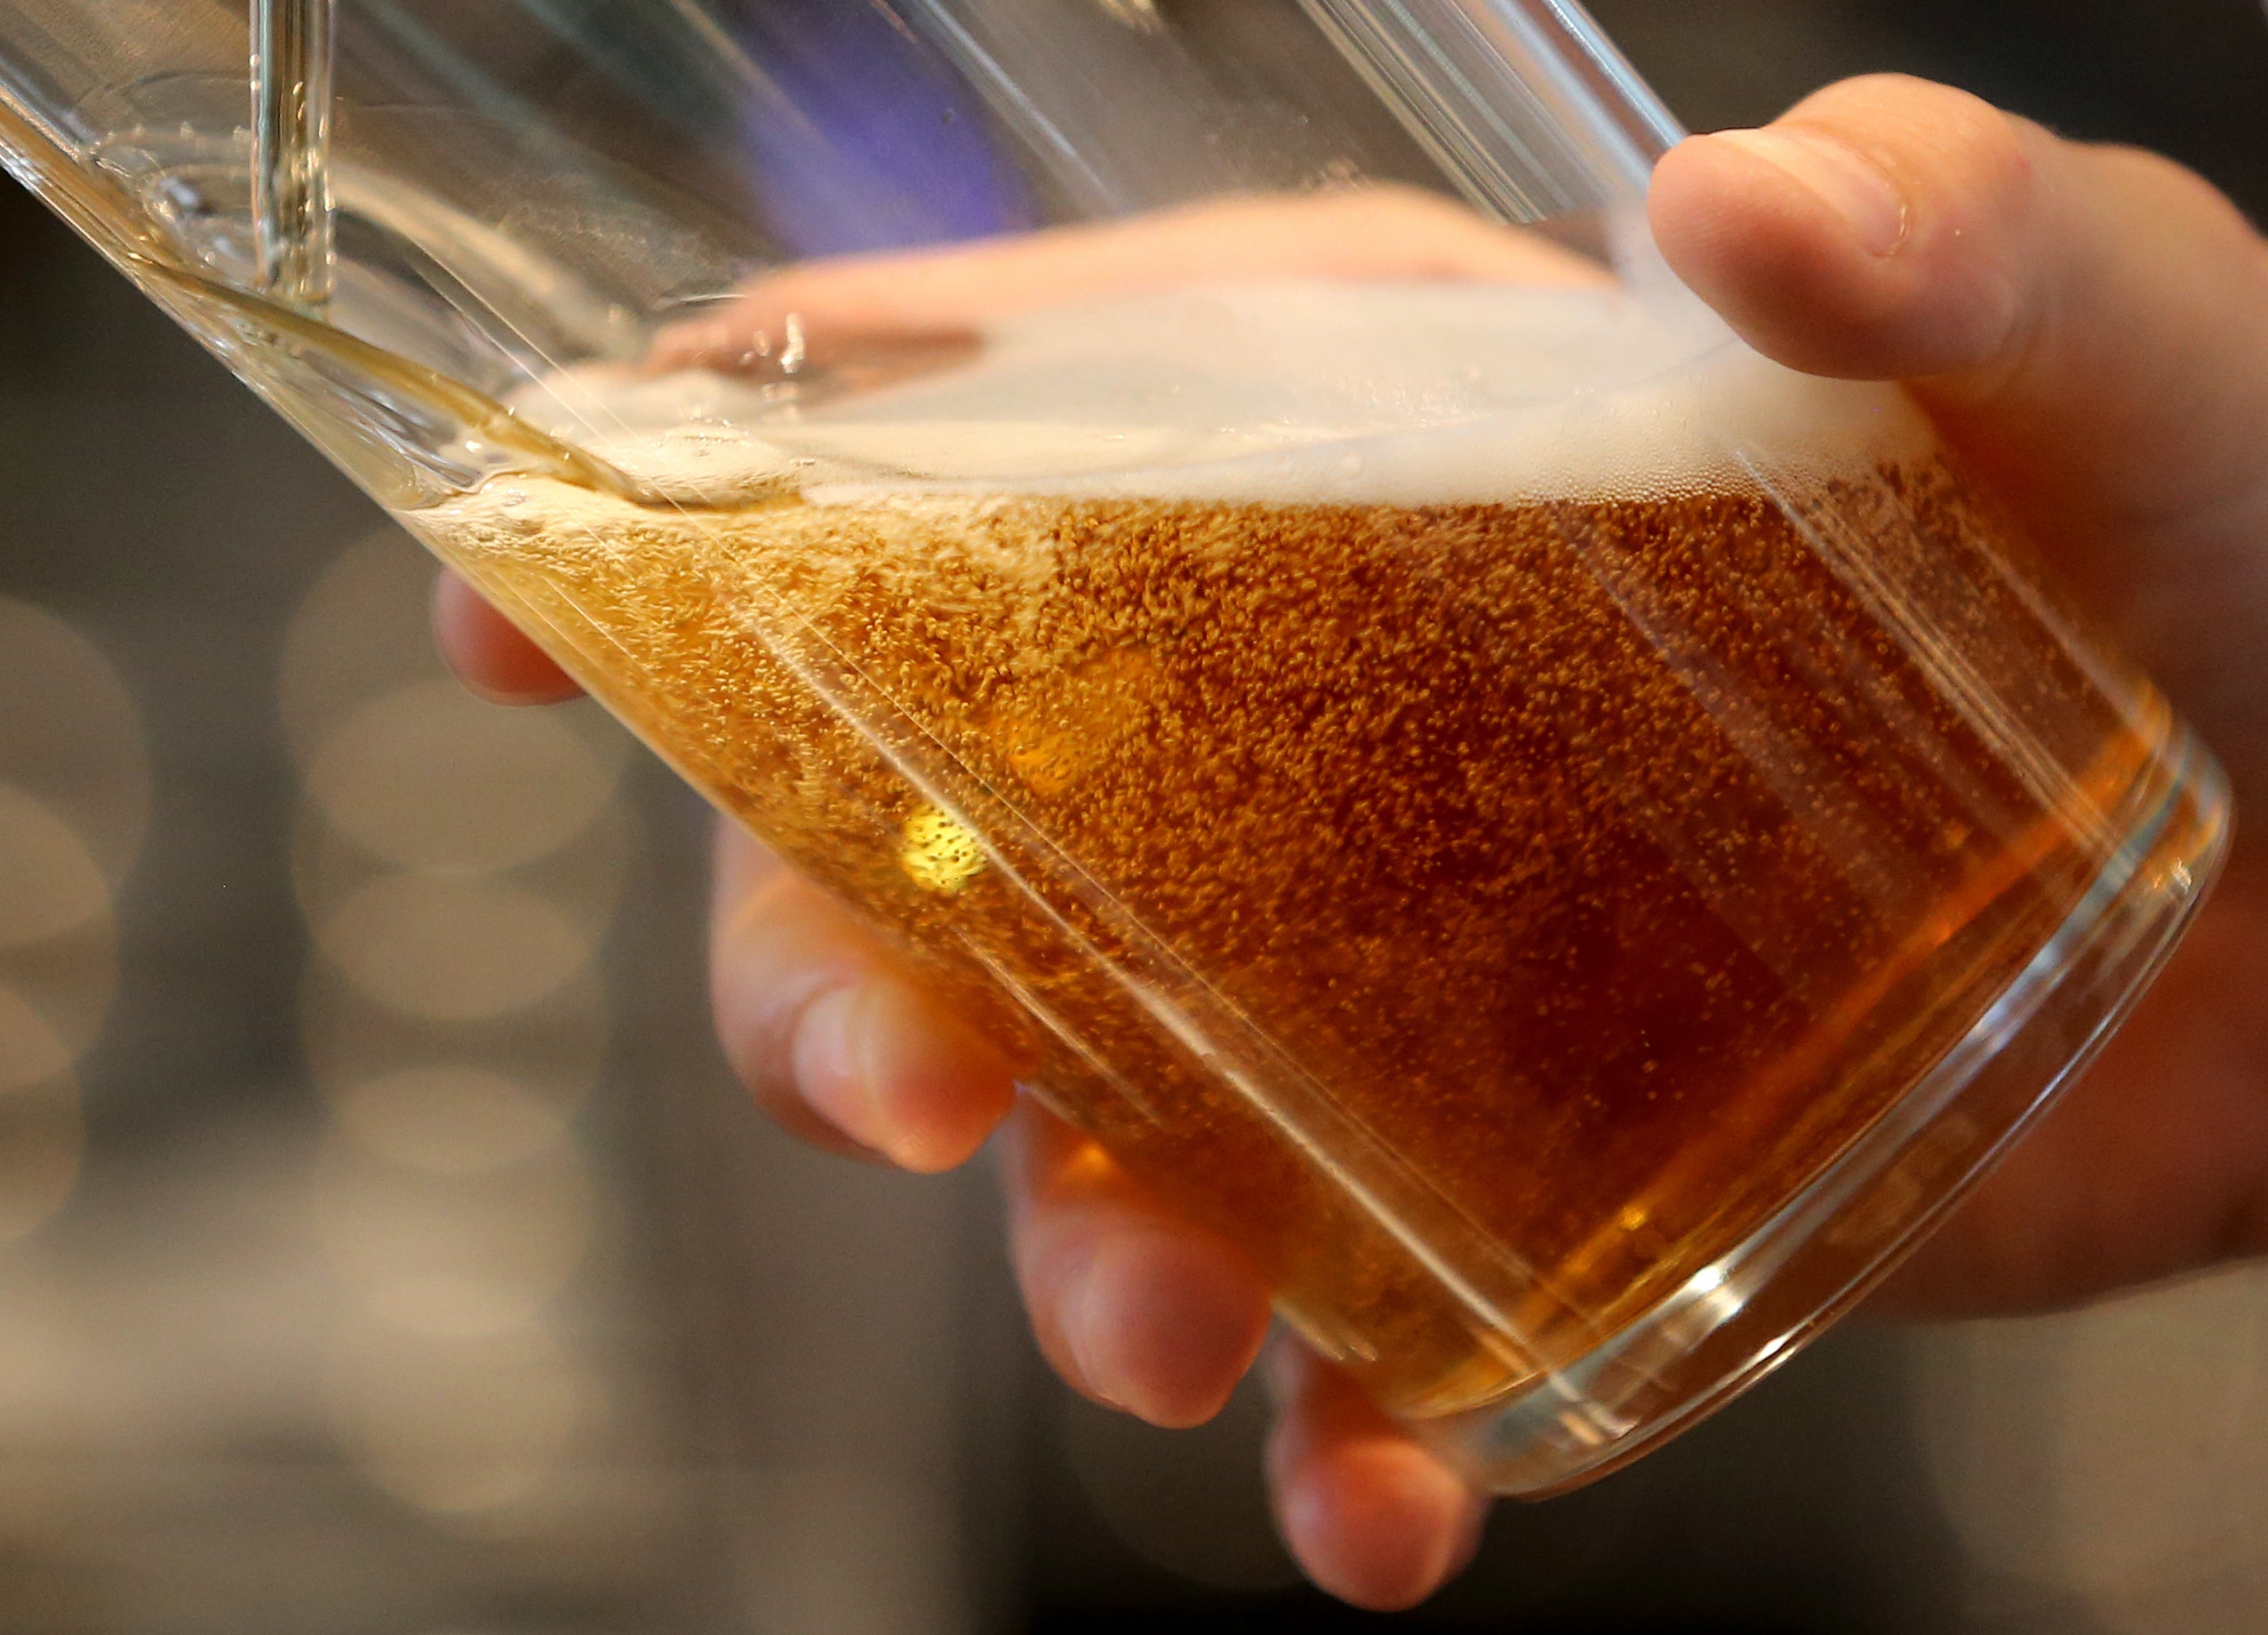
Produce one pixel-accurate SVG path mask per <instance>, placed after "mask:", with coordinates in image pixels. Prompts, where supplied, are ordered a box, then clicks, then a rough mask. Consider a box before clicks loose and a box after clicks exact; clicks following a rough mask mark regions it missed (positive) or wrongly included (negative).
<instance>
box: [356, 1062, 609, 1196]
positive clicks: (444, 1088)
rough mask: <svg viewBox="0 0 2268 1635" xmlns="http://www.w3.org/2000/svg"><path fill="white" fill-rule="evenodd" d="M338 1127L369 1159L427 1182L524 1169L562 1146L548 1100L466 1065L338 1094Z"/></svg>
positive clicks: (555, 1110) (362, 1084)
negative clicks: (416, 1172) (423, 1175)
mask: <svg viewBox="0 0 2268 1635" xmlns="http://www.w3.org/2000/svg"><path fill="white" fill-rule="evenodd" d="M331 1108H332V1111H333V1112H334V1113H335V1114H336V1115H337V1117H338V1120H339V1129H342V1130H344V1131H345V1132H346V1133H347V1134H348V1135H350V1136H352V1137H354V1138H355V1140H356V1141H358V1142H360V1143H361V1144H362V1145H363V1147H364V1148H365V1149H367V1150H368V1151H370V1152H374V1153H377V1154H379V1156H381V1157H384V1158H388V1159H391V1160H394V1161H395V1162H396V1163H399V1164H405V1165H408V1166H409V1167H410V1168H415V1169H422V1170H424V1171H426V1172H427V1174H430V1175H440V1176H458V1175H462V1176H472V1175H479V1174H482V1173H483V1172H484V1171H488V1170H491V1169H499V1168H507V1167H508V1166H511V1165H514V1164H520V1163H525V1162H527V1161H529V1160H532V1159H534V1158H536V1157H537V1156H538V1155H539V1154H540V1153H541V1152H544V1151H546V1150H547V1149H556V1148H557V1147H559V1146H560V1145H562V1144H563V1141H564V1139H565V1137H566V1133H567V1122H566V1119H565V1117H564V1115H563V1113H562V1111H561V1109H560V1108H559V1107H558V1106H557V1105H555V1104H554V1103H553V1102H552V1101H551V1100H549V1099H547V1097H544V1096H542V1095H540V1094H539V1093H538V1092H536V1091H534V1090H532V1089H529V1088H528V1087H527V1086H525V1085H523V1084H520V1083H518V1082H516V1081H514V1080H511V1079H507V1078H506V1077H505V1076H504V1075H503V1074H501V1073H492V1072H491V1071H489V1070H488V1069H487V1068H485V1067H479V1066H475V1065H471V1064H469V1063H462V1062H450V1063H444V1064H443V1065H439V1066H434V1067H409V1068H403V1069H401V1070H399V1071H397V1072H395V1073H381V1074H379V1076H378V1077H376V1078H372V1079H364V1080H360V1081H356V1082H355V1083H352V1084H348V1085H346V1086H343V1087H341V1088H340V1089H339V1090H338V1091H336V1092H335V1093H334V1094H333V1096H332V1097H331Z"/></svg>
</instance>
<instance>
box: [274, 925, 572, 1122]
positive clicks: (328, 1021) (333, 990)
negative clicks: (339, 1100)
mask: <svg viewBox="0 0 2268 1635" xmlns="http://www.w3.org/2000/svg"><path fill="white" fill-rule="evenodd" d="M607 997H608V996H607V991H606V985H605V983H604V982H603V980H602V978H601V977H600V974H599V972H598V971H597V970H596V969H595V968H594V967H590V966H586V967H584V968H583V969H579V970H577V971H575V972H574V973H573V974H572V975H571V976H570V977H568V978H567V980H566V981H565V982H564V983H563V984H562V985H560V986H559V987H557V988H555V990H553V991H552V992H551V993H547V994H546V995H544V996H543V997H542V998H541V999H539V1000H538V1001H536V1002H535V1003H533V1004H531V1005H529V1006H527V1007H526V1008H525V1009H520V1010H515V1011H511V1012H509V1013H507V1014H505V1015H502V1016H492V1017H474V1018H471V1019H468V1020H463V1021H445V1020H441V1019H437V1018H435V1017H405V1016H404V1015H403V1013H402V1012H401V1011H399V1010H396V1009H392V1008H391V1007H388V1006H386V1005H382V1004H380V1003H379V1002H378V1001H375V1000H373V999H372V998H371V996H370V995H369V994H368V993H365V992H364V991H363V989H361V988H359V987H357V986H356V985H355V984H354V983H352V982H350V981H348V980H347V977H345V976H344V975H343V974H341V973H340V971H339V969H337V968H336V967H334V966H333V965H332V964H331V962H330V961H328V960H314V961H308V966H307V974H306V977H305V978H304V979H303V981H302V983H301V986H300V996H299V1038H300V1049H301V1050H302V1052H303V1054H304V1055H305V1057H306V1059H307V1068H308V1071H309V1073H311V1074H312V1075H313V1077H314V1079H315V1085H316V1087H317V1088H318V1089H320V1090H321V1091H322V1092H323V1095H324V1096H325V1097H331V1098H336V1097H339V1096H340V1095H341V1094H342V1093H344V1092H345V1091H347V1090H349V1089H352V1088H353V1087H354V1086H355V1085H357V1084H361V1083H363V1082H364V1081H368V1080H371V1079H374V1078H378V1077H380V1076H382V1075H384V1074H387V1073H397V1072H403V1071H413V1070H422V1069H425V1068H427V1067H431V1066H433V1065H435V1064H436V1063H437V1062H442V1061H456V1062H463V1063H467V1064H470V1065H475V1066H477V1067H479V1068H482V1069H484V1070H486V1071H488V1072H491V1073H500V1074H503V1075H505V1076H507V1077H508V1078H510V1079H511V1080H512V1081H513V1082H514V1083H515V1084H517V1085H519V1086H520V1087H521V1088H522V1089H524V1090H526V1091H527V1092H528V1093H529V1094H531V1095H533V1096H537V1097H541V1098H542V1099H543V1100H544V1101H545V1102H546V1103H547V1104H548V1105H550V1106H552V1107H554V1108H555V1109H556V1110H558V1111H559V1112H560V1113H562V1114H563V1115H566V1114H571V1113H573V1112H574V1111H575V1110H576V1109H577V1108H579V1107H580V1106H581V1105H583V1104H584V1103H585V1102H586V1101H587V1099H588V1098H589V1097H590V1094H591V1092H592V1090H593V1089H595V1087H596V1086H597V1084H598V1081H599V1079H600V1076H601V1074H603V1073H604V1072H605V1069H606V1063H607V1057H608V1053H609V1051H610V1049H611V1047H612V1041H613V1018H612V1016H611V1010H610V1008H609V1005H608V1003H607Z"/></svg>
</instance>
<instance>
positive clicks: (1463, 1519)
mask: <svg viewBox="0 0 2268 1635" xmlns="http://www.w3.org/2000/svg"><path fill="white" fill-rule="evenodd" d="M1266 1368H1267V1374H1268V1384H1269V1387H1270V1389H1271V1390H1272V1391H1273V1392H1274V1394H1275V1397H1276V1400H1277V1402H1278V1404H1279V1406H1280V1408H1281V1409H1282V1414H1281V1417H1279V1419H1278V1420H1277V1422H1276V1427H1275V1432H1274V1435H1273V1436H1272V1437H1271V1438H1270V1440H1269V1444H1268V1480H1269V1486H1270V1487H1271V1488H1272V1490H1273V1491H1274V1495H1275V1507H1276V1525H1277V1526H1278V1527H1281V1528H1282V1532H1283V1537H1284V1543H1286V1544H1287V1545H1288V1546H1290V1551H1291V1553H1292V1555H1293V1556H1294V1557H1295V1558H1296V1559H1298V1562H1299V1565H1300V1567H1301V1568H1302V1569H1303V1570H1305V1571H1306V1574H1307V1575H1308V1577H1310V1578H1312V1579H1314V1582H1315V1583H1316V1584H1317V1586H1318V1587H1320V1588H1322V1589H1323V1590H1326V1591H1330V1593H1331V1594H1333V1595H1336V1596H1338V1598H1339V1599H1341V1600H1343V1601H1350V1602H1352V1603H1353V1604H1354V1605H1355V1606H1357V1607H1369V1608H1370V1609H1371V1610H1373V1611H1377V1612H1396V1611H1400V1610H1401V1609H1402V1608H1403V1607H1414V1606H1415V1605H1417V1604H1418V1602H1419V1601H1422V1600H1424V1599H1425V1598H1426V1597H1427V1596H1429V1595H1431V1594H1433V1591H1435V1590H1438V1589H1439V1588H1441V1585H1442V1584H1444V1583H1447V1582H1448V1581H1449V1578H1451V1577H1452V1576H1454V1575H1456V1574H1457V1573H1458V1572H1460V1571H1462V1570H1463V1569H1464V1567H1465V1564H1466V1563H1467V1562H1469V1561H1470V1560H1471V1559H1473V1551H1475V1550H1476V1549H1478V1548H1479V1546H1480V1540H1481V1521H1482V1519H1484V1517H1485V1515H1486V1511H1487V1505H1486V1503H1485V1501H1484V1500H1482V1499H1481V1496H1480V1495H1477V1494H1475V1493H1474V1492H1473V1490H1472V1489H1471V1488H1469V1487H1466V1486H1465V1483H1464V1482H1463V1481H1462V1480H1460V1479H1458V1477H1457V1474H1456V1472H1453V1471H1451V1470H1450V1469H1449V1466H1447V1465H1446V1464H1443V1463H1441V1460H1440V1459H1439V1458H1438V1457H1437V1456H1434V1455H1433V1454H1432V1453H1430V1452H1429V1451H1427V1450H1426V1449H1425V1448H1424V1447H1422V1446H1420V1445H1419V1443H1418V1441H1417V1440H1415V1439H1414V1438H1413V1437H1411V1436H1410V1433H1409V1432H1407V1431H1404V1430H1402V1428H1401V1427H1399V1426H1397V1425H1396V1424H1394V1422H1393V1421H1392V1420H1390V1419H1388V1418H1387V1417H1386V1416H1385V1415H1384V1414H1383V1413H1381V1412H1380V1411H1379V1410H1378V1407H1377V1406H1376V1405H1375V1404H1373V1403H1372V1402H1371V1401H1370V1399H1369V1398H1368V1397H1366V1396H1364V1395H1363V1394H1362V1392H1361V1391H1359V1390H1358V1389H1356V1387H1355V1385H1354V1382H1353V1381H1352V1380H1350V1379H1348V1378H1347V1377H1346V1376H1345V1375H1344V1374H1341V1373H1340V1372H1338V1370H1337V1369H1335V1368H1330V1366H1329V1365H1327V1364H1325V1363H1324V1362H1322V1360H1320V1359H1318V1358H1317V1357H1316V1356H1315V1355H1314V1353H1313V1352H1310V1351H1308V1350H1307V1349H1306V1347H1305V1346H1303V1345H1300V1344H1297V1343H1296V1342H1292V1341H1290V1340H1285V1341H1282V1342H1279V1343H1277V1344H1273V1345H1271V1346H1270V1347H1269V1349H1268V1356H1267V1361H1266Z"/></svg>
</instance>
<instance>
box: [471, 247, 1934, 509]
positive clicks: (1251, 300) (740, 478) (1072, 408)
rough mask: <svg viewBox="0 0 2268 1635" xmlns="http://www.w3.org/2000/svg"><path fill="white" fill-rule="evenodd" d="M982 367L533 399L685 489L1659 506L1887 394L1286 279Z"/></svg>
mask: <svg viewBox="0 0 2268 1635" xmlns="http://www.w3.org/2000/svg"><path fill="white" fill-rule="evenodd" d="M983 342H984V344H983V347H982V348H981V350H980V352H979V354H978V356H977V358H976V359H975V360H974V361H973V362H970V363H964V364H961V365H958V366H955V367H954V368H951V369H949V370H946V371H939V372H938V373H935V374H932V375H930V376H927V377H925V378H922V379H919V380H916V381H914V382H911V383H906V384H901V385H898V386H896V387H890V388H888V389H885V390H881V391H875V392H872V393H869V394H866V395H863V396H860V397H858V398H856V399H853V400H845V401H838V402H832V403H822V404H819V405H818V406H802V405H797V404H795V403H782V402H780V401H779V400H778V397H777V395H776V393H775V394H767V393H766V392H765V391H764V390H763V389H762V388H759V387H755V386H754V385H752V384H749V383H747V382H745V381H740V380H736V379H731V378H729V377H726V376H722V375H717V374H712V373H709V372H707V371H683V372H680V373H676V374H671V375H667V376H660V377H653V378H636V377H631V376H627V375H624V374H621V373H619V371H618V372H615V373H612V374H607V373H601V372H596V371H592V372H583V373H578V372H575V371H570V372H568V373H566V374H563V375H561V376H558V377H555V378H554V379H551V380H549V381H547V382H546V383H544V385H543V386H542V387H539V388H538V389H536V390H534V391H532V392H531V393H530V394H528V395H525V396H524V397H523V399H522V400H521V401H520V402H519V403H516V404H515V408H516V409H517V411H519V412H520V413H521V414H522V415H523V416H524V417H525V418H527V419H531V420H532V421H534V422H536V423H537V424H539V425H540V426H542V427H544V428H545V429H546V430H547V431H551V432H553V433H554V434H555V435H562V436H565V437H568V438H571V439H573V440H575V441H578V442H580V443H584V444H585V445H586V446H587V447H589V448H590V449H591V451H593V452H594V453H596V454H598V455H600V456H601V457H602V458H603V459H607V460H609V461H610V462H611V463H612V464H614V465H615V466H617V467H619V468H621V469H623V470H625V471H627V472H629V473H630V474H632V475H635V476H638V477H640V478H643V479H644V480H645V481H647V482H648V483H651V484H653V485H654V486H655V487H656V488H658V489H659V490H660V491H663V492H665V493H667V494H669V495H671V496H672V497H673V498H683V499H691V500H698V501H702V502H706V503H711V504H728V503H731V502H733V501H735V500H738V499H744V498H748V497H751V496H753V495H755V494H758V493H763V492H768V491H780V490H782V489H789V488H792V489H795V490H799V491H802V492H803V494H804V495H805V496H806V497H807V498H810V499H811V500H813V501H815V502H818V503H821V504H826V503H858V502H865V501H871V500H873V499H875V498H882V497H883V496H887V495H890V494H906V493H935V492H968V493H984V494H1001V493H1028V494H1058V495H1064V496H1077V497H1089V498H1155V499H1168V500H1220V501H1244V502H1261V503H1275V504H1298V503H1345V504H1394V505H1425V504H1450V503H1488V502H1501V503H1517V502H1523V501H1539V500H1545V499H1551V498H1617V499H1641V498H1663V497H1667V496H1669V495H1673V494H1676V493H1680V492H1690V491H1698V490H1704V489H1710V488H1717V487H1721V486H1724V485H1726V484H1729V483H1730V484H1736V485H1745V483H1749V482H1752V481H1753V477H1752V476H1751V475H1749V474H1750V473H1751V472H1752V471H1753V468H1754V467H1756V466H1757V465H1758V463H1759V462H1760V461H1761V462H1762V463H1764V464H1766V465H1769V466H1774V467H1782V468H1785V467H1791V466H1793V467H1832V466H1834V465H1838V464H1844V463H1848V462H1849V460H1850V459H1851V458H1852V455H1853V453H1854V452H1855V451H1860V450H1872V449H1874V448H1877V447H1879V446H1881V444H1882V443H1884V442H1885V441H1886V440H1888V439H1890V438H1894V437H1896V438H1904V437H1907V436H1911V435H1913V427H1912V411H1911V410H1908V409H1905V408H1904V406H1903V400H1902V399H1900V398H1899V397H1898V396H1897V395H1896V394H1894V393H1889V392H1884V391H1881V390H1878V389H1873V388H1866V387H1852V386H1849V385H1847V384H1844V383H1836V382H1827V381H1821V380H1816V379H1810V378H1809V377H1805V376H1801V375H1797V374H1794V373H1793V372H1791V371H1787V370H1784V369H1781V368H1779V367H1777V365H1775V364H1772V363H1769V362H1767V361H1766V360H1764V359H1763V358H1761V357H1760V356H1758V355H1756V354H1754V353H1753V352H1751V351H1749V350H1748V349H1747V348H1746V347H1743V346H1742V345H1741V344H1740V343H1739V342H1738V341H1737V340H1735V339H1732V338H1731V337H1730V336H1729V334H1726V333H1725V332H1724V331H1721V330H1720V329H1713V328H1710V329H1704V330H1701V331H1697V330H1696V328H1695V326H1694V325H1692V324H1691V323H1671V322H1665V321H1664V320H1663V319H1662V318H1660V317H1659V316H1657V315H1655V314H1652V313H1650V312H1649V311H1648V310H1647V309H1646V308H1644V307H1641V304H1640V303H1638V302H1637V301H1635V300H1633V299H1631V298H1630V297H1629V296H1627V295H1626V294H1625V293H1623V292H1622V291H1617V290H1614V289H1610V288H1597V289H1564V288H1508V287H1504V286H1497V285H1479V284H1449V283H1367V284H1356V283H1274V284H1258V285H1250V286H1242V287H1238V288H1234V289H1197V290H1186V291H1175V292H1172V293H1170V294H1150V295H1143V296H1137V297H1128V298H1122V299H1114V300H1109V301H1102V302H1095V303H1091V304H1086V305H1082V306H1077V307H1058V308H1051V309H1048V310H1044V311H1037V312H1030V313H1025V314H1020V315H1015V316H1013V317H1010V318H1007V319H1003V320H1002V321H1000V322H998V323H995V324H994V325H992V326H990V327H989V328H988V329H987V330H986V332H985V334H984V337H983Z"/></svg>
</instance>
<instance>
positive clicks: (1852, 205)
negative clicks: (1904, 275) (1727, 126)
mask: <svg viewBox="0 0 2268 1635" xmlns="http://www.w3.org/2000/svg"><path fill="white" fill-rule="evenodd" d="M1714 140H1717V141H1721V142H1729V143H1731V144H1732V145H1733V146H1734V147H1736V148H1740V149H1741V150H1742V151H1744V152H1746V153H1751V154H1753V155H1755V156H1756V157H1758V158H1760V159H1761V160H1763V161H1765V162H1766V163H1767V164H1774V165H1777V166H1778V167H1779V168H1780V169H1781V170H1783V171H1786V172H1787V173H1788V174H1789V175H1791V176H1793V177H1794V178H1795V179H1796V180H1797V181H1799V182H1801V183H1802V184H1803V185H1804V186H1805V187H1808V188H1809V189H1810V190H1811V191H1812V192H1813V193H1814V194H1816V195H1817V196H1818V197H1819V198H1820V199H1821V200H1822V201H1824V202H1825V203H1826V205H1827V206H1828V208H1829V209H1831V210H1833V211H1834V212H1835V213H1836V214H1837V215H1839V216H1841V218H1842V219H1844V220H1845V221H1847V222H1849V224H1850V230H1851V232H1852V234H1853V235H1855V236H1856V237H1857V240H1858V242H1859V243H1861V244H1862V245H1864V246H1865V249H1866V251H1867V253H1868V254H1870V255H1878V256H1886V255H1889V253H1890V252H1891V251H1894V250H1896V249H1897V247H1898V246H1899V245H1900V244H1902V243H1905V234H1906V225H1907V220H1908V211H1907V206H1906V200H1905V194H1904V193H1903V192H1901V191H1900V190H1899V188H1898V185H1897V182H1895V181H1893V180H1892V179H1890V176H1889V172H1888V171H1884V170H1883V169H1882V168H1881V166H1880V165H1878V164H1875V163H1874V162H1873V160H1872V159H1870V158H1868V157H1867V156H1865V154H1863V153H1861V152H1859V151H1858V149H1857V148H1853V147H1851V146H1850V144H1849V143H1848V142H1843V141H1839V140H1836V139H1835V138H1833V137H1832V136H1828V135H1826V134H1825V133H1824V132H1817V131H1805V130H1798V129H1790V128H1785V127H1782V126H1777V125H1775V126H1771V127H1769V128H1768V129H1765V130H1761V131H1721V132H1718V133H1717V135H1716V137H1715V138H1714Z"/></svg>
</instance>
